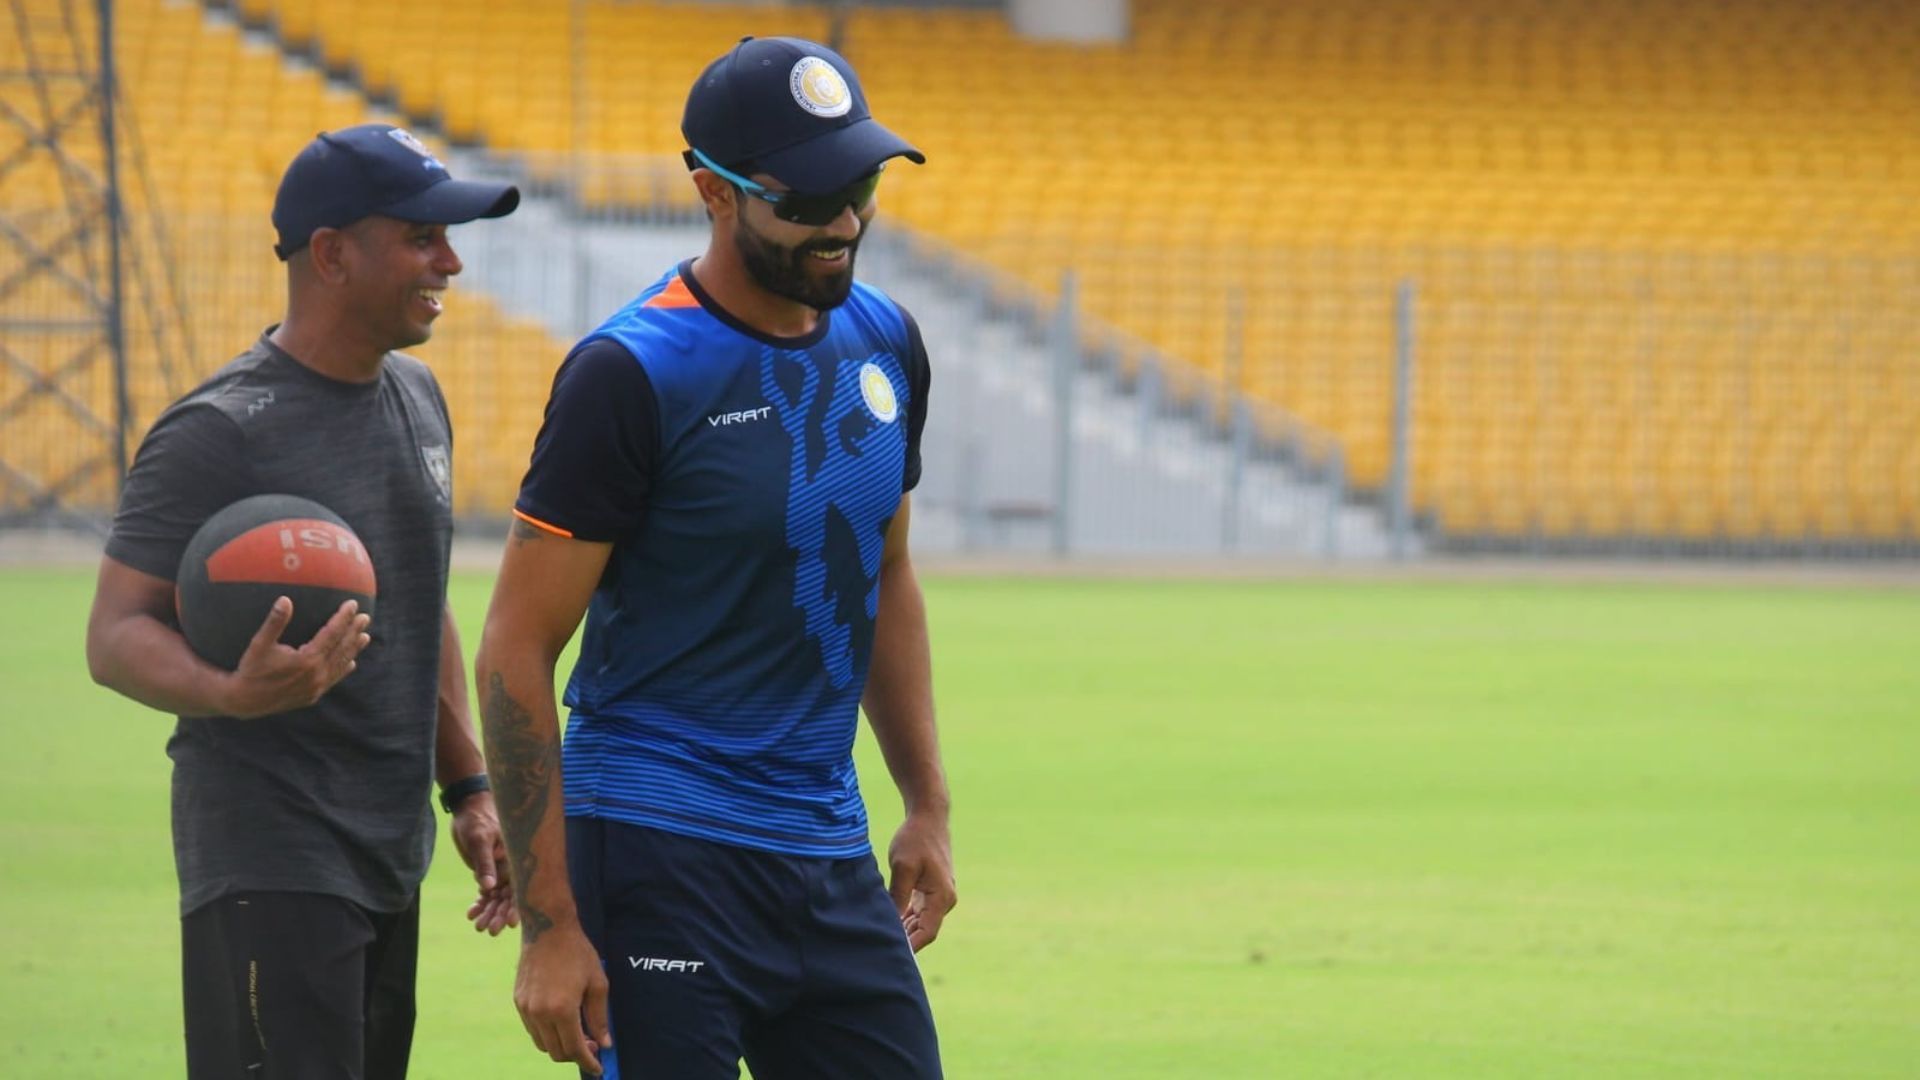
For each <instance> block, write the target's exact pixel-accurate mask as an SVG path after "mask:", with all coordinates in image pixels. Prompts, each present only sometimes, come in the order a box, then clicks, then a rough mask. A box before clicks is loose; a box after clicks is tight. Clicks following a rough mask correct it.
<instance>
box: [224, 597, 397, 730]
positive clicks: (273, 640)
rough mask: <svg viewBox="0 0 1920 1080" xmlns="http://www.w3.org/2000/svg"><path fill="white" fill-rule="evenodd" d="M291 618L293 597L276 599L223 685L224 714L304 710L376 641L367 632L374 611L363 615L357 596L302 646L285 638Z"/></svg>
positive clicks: (347, 672) (244, 717)
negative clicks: (286, 640)
mask: <svg viewBox="0 0 1920 1080" xmlns="http://www.w3.org/2000/svg"><path fill="white" fill-rule="evenodd" d="M292 619H293V601H292V600H289V599H288V598H286V597H284V596H282V597H280V598H279V599H277V600H275V601H274V602H273V609H272V610H271V611H269V612H267V621H266V622H263V623H261V624H260V629H259V630H258V631H256V632H255V633H254V635H253V640H252V641H251V642H250V643H248V645H247V651H246V652H244V653H242V654H241V655H240V666H239V667H237V668H235V669H234V671H233V674H232V675H230V676H228V677H227V679H226V681H225V682H224V683H223V684H222V687H223V689H222V693H221V706H222V707H221V713H222V714H223V715H226V716H232V717H237V718H239V719H242V720H251V719H254V718H256V717H261V716H271V715H272V714H274V713H282V712H287V711H289V710H291V709H303V708H305V707H307V706H308V705H311V704H313V703H314V702H316V701H319V700H320V698H321V696H322V695H324V694H325V693H326V692H327V691H329V690H331V689H333V687H334V684H335V683H338V682H339V681H340V680H341V679H344V678H346V677H347V676H348V675H350V674H352V673H353V669H354V668H355V667H356V666H358V664H359V660H358V657H359V656H360V650H362V649H364V648H366V647H367V643H368V642H370V641H372V640H373V638H372V637H370V636H368V634H367V632H366V631H367V624H368V622H370V621H371V616H367V615H362V614H360V603H359V601H357V600H348V601H347V602H346V603H344V604H341V605H340V610H338V611H336V612H334V613H333V618H331V619H328V620H327V624H326V625H325V626H322V627H321V628H320V632H319V633H317V634H315V635H313V640H312V641H309V642H307V643H306V644H305V645H302V646H300V647H299V648H294V647H293V646H291V645H286V644H283V643H282V642H281V641H280V635H281V634H283V633H285V632H286V629H287V623H288V622H290V621H291V620H292Z"/></svg>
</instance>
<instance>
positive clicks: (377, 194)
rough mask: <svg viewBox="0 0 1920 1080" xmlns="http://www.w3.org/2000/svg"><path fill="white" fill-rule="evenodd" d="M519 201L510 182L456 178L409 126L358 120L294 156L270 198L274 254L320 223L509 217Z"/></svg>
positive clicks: (288, 249) (293, 246)
mask: <svg viewBox="0 0 1920 1080" xmlns="http://www.w3.org/2000/svg"><path fill="white" fill-rule="evenodd" d="M519 205H520V189H519V188H516V187H514V186H513V185H512V184H503V183H489V182H486V181H480V180H455V179H454V178H453V176H452V175H451V174H449V173H448V172H447V167H446V166H445V165H442V164H441V163H440V161H439V159H437V158H435V157H434V156H433V151H431V150H429V149H427V147H426V146H425V145H424V144H423V143H421V142H420V140H419V139H416V138H414V137H413V134H412V133H411V132H409V131H407V130H406V129H405V128H397V127H394V126H393V125H392V124H360V125H358V126H356V127H350V128H341V129H340V130H339V131H328V132H322V133H321V134H319V135H318V136H316V137H315V138H314V140H313V141H312V142H310V143H308V144H307V145H306V148H305V149H303V150H301V151H300V153H299V154H297V155H295V156H294V159H293V162H292V164H290V165H288V166H287V171H286V173H285V174H283V175H282V176H281V177H280V190H279V192H278V193H277V194H276V195H275V196H274V199H273V227H274V230H275V231H277V232H278V233H279V234H280V238H279V242H278V243H276V244H274V245H273V251H274V254H276V255H278V256H280V258H281V259H282V260H283V261H284V260H286V259H287V258H289V257H291V256H292V255H293V253H294V252H296V251H299V250H300V249H301V248H303V247H306V246H307V241H308V240H309V239H310V238H311V237H312V236H313V231H314V230H315V229H324V228H332V229H339V228H344V227H345V226H348V225H351V224H353V223H354V222H356V221H359V220H360V219H361V218H364V217H369V216H371V215H373V214H382V215H385V216H386V217H393V218H399V219H400V220H401V221H415V222H424V223H428V224H434V225H458V224H461V223H462V222H467V221H473V220H474V219H476V218H497V217H505V216H506V215H508V214H511V213H513V209H514V207H516V206H519Z"/></svg>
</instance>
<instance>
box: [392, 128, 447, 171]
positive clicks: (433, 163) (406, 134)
mask: <svg viewBox="0 0 1920 1080" xmlns="http://www.w3.org/2000/svg"><path fill="white" fill-rule="evenodd" d="M387 138H389V139H392V140H393V141H394V142H397V143H399V144H400V145H401V146H404V147H406V148H407V149H409V150H411V151H413V152H414V153H416V154H419V155H420V156H421V157H423V158H426V159H427V160H426V162H425V165H426V167H427V168H429V169H442V170H444V169H445V168H446V166H445V165H442V164H440V159H439V158H436V157H434V156H433V151H431V150H429V149H427V144H426V143H423V142H421V141H420V140H419V139H416V138H414V136H413V132H411V131H408V130H407V129H406V128H388V129H387Z"/></svg>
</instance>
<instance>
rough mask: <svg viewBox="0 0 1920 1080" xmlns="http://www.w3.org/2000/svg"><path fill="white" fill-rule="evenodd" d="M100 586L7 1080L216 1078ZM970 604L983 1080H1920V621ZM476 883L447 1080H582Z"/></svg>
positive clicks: (71, 660) (1072, 594)
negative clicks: (107, 683)
mask: <svg viewBox="0 0 1920 1080" xmlns="http://www.w3.org/2000/svg"><path fill="white" fill-rule="evenodd" d="M91 582H92V577H91V574H90V573H86V572H75V571H65V570H63V571H57V572H35V573H29V572H25V571H19V570H9V571H5V572H0V600H4V611H5V613H6V618H5V620H4V624H3V625H0V680H3V681H4V685H5V686H6V687H7V689H8V696H9V702H8V707H7V709H6V712H5V720H4V723H5V730H6V733H7V738H6V747H5V753H4V756H3V757H0V780H3V781H4V782H3V783H0V837H4V852H5V854H4V858H0V905H4V909H3V910H4V912H5V919H4V920H3V921H0V1004H4V1008H0V1076H6V1077H19V1078H39V1077H62V1078H65V1077H109V1076H111V1077H140V1078H151V1077H171V1076H177V1075H179V1074H180V1072H181V1065H180V1061H181V1051H180V1048H179V1037H178V1028H179V990H178V985H177V980H178V959H177V950H178V922H177V917H176V912H175V888H174V880H173V868H172V862H171V855H170V853H169V847H168V831H167V815H168V810H167V783H168V775H167V774H168V763H167V760H166V758H165V756H164V753H163V749H162V744H163V742H164V740H165V737H166V734H167V732H168V730H169V728H170V721H169V720H168V719H167V718H165V717H162V716H160V715H157V714H154V713H150V712H147V711H145V710H143V709H141V708H139V707H138V706H135V705H132V704H131V703H128V702H125V701H123V700H121V699H119V698H117V697H115V696H114V695H112V694H111V693H109V692H107V691H105V690H101V689H99V688H96V687H94V686H93V685H92V684H91V683H90V682H89V681H88V679H87V675H86V670H85V664H84V660H83V657H82V628H83V621H84V613H85V610H86V606H87V603H88V598H89V594H90V589H91ZM487 584H488V583H487V581H486V580H485V579H484V578H482V577H477V576H466V577H460V578H457V579H456V582H455V589H454V603H455V606H456V610H457V611H459V612H460V614H461V615H462V616H463V620H464V623H465V625H466V627H467V628H468V629H467V633H468V639H467V640H468V643H469V646H471V644H472V642H473V641H474V640H475V638H476V636H477V630H478V621H479V618H480V616H481V614H482V612H483V610H484V607H485V603H486V589H487ZM928 592H929V600H930V603H931V606H932V611H933V616H934V635H935V659H936V668H937V671H938V681H939V698H940V705H941V721H942V726H943V732H944V738H945V744H946V750H947V758H948V764H949V769H950V772H951V774H952V779H953V787H954V791H955V794H956V799H957V803H956V809H955V823H954V824H955V843H956V848H957V857H958V871H959V880H960V891H961V906H960V908H959V909H958V910H957V911H956V912H955V913H954V915H953V917H952V919H951V921H950V922H949V923H948V929H947V932H946V934H945V935H944V936H943V937H942V938H941V940H940V942H939V943H938V944H936V945H935V946H934V947H933V948H932V949H931V950H930V951H929V952H928V953H927V954H926V955H925V957H924V963H925V969H926V972H927V976H928V980H929V983H930V986H931V991H932V994H933V998H934V1005H935V1010H936V1012H937V1014H938V1016H939V1019H940V1022H941V1029H942V1038H943V1042H944V1046H945V1050H946V1055H947V1061H948V1073H949V1075H951V1076H954V1077H956V1078H960V1080H972V1078H998V1077H1035V1078H1082V1077H1085V1078H1101V1080H1115V1078H1136V1077H1137V1078H1148V1077H1152V1078H1163V1077H1178V1078H1185V1077H1195V1078H1209V1080H1212V1078H1231V1077H1244V1078H1268V1077H1279V1076H1286V1077H1343V1078H1344V1077H1363V1076H1379V1077H1491V1076H1500V1077H1508V1076H1510V1077H1528V1078H1532V1077H1572V1076H1577V1077H1606V1078H1615V1077H1643V1076H1649V1077H1650V1076H1659V1077H1689V1078H1692V1077H1789V1076H1791V1077H1807V1076H1836V1077H1868V1076H1886V1077H1892V1076H1909V1077H1911V1076H1916V1075H1920V593H1916V592H1912V591H1892V592H1875V591H1869V590H1816V589H1802V588H1778V589H1748V588H1731V587H1683V586H1676V585H1663V586H1625V585H1566V586H1547V585H1522V584H1509V585H1489V584H1485V583H1460V584H1451V583H1448V584H1440V583H1433V584H1408V583H1354V582H1315V583H1303V582H1291V583H1288V582H1276V583H1247V582H1231V583H1157V582H1156V583H1120V582H1096V581H1043V580H971V579H949V580H937V581H934V582H931V583H930V584H929V587H928ZM861 754H862V757H861V764H862V771H863V775H864V776H866V777H867V778H868V783H867V792H868V794H869V797H870V799H871V800H872V802H873V804H874V810H875V815H874V816H875V819H876V828H877V829H879V830H882V831H880V832H879V833H878V834H877V835H880V836H881V837H882V838H883V842H884V836H885V835H886V833H885V830H888V829H890V828H891V825H892V823H893V822H894V821H895V820H896V818H897V814H898V809H897V806H896V804H895V801H894V799H893V798H892V794H891V789H890V788H889V787H888V785H887V783H886V780H885V774H884V772H883V771H882V770H880V769H879V768H878V765H877V758H876V756H875V755H874V754H873V752H872V746H871V744H870V742H865V743H863V745H862V748H861ZM441 850H442V857H441V859H440V861H439V862H438V864H437V866H436V868H435V871H434V874H433V876H432V878H431V879H430V880H429V881H428V884H427V891H426V913H425V915H424V924H425V925H424V928H423V936H424V942H423V945H422V957H421V981H420V991H421V994H420V998H421V1016H420V1023H419V1029H418V1035H417V1039H416V1042H415V1052H414V1062H415V1068H414V1071H413V1075H414V1076H415V1077H420V1078H427V1080H432V1078H447V1080H473V1078H476V1077H482V1078H496V1077H541V1076H551V1077H561V1076H568V1075H571V1074H570V1073H569V1072H568V1071H567V1070H565V1069H562V1068H561V1067H559V1066H556V1065H552V1064H550V1063H548V1062H546V1061H545V1059H544V1058H543V1057H541V1056H538V1055H537V1054H536V1053H535V1052H534V1051H533V1049H532V1047H531V1045H530V1044H529V1043H528V1042H527V1039H526V1036H525V1035H524V1033H523V1032H522V1031H521V1029H520V1024H519V1022H518V1020H517V1019H516V1018H515V1017H514V1015H513V1009H512V1005H511V1002H510V998H509V995H510V990H511V983H512V971H513V961H514V954H515V949H516V948H517V945H516V944H515V942H514V941H513V940H511V939H508V938H502V939H499V940H491V939H487V938H485V937H480V936H476V935H475V934H473V933H472V932H471V931H470V930H467V929H465V928H464V922H463V920H462V918H461V912H462V911H463V909H464V906H465V903H466V899H467V896H468V891H467V890H468V887H469V886H468V883H467V879H466V878H465V877H464V869H463V868H461V867H460V865H459V862H458V859H457V857H455V856H454V855H453V854H452V848H451V845H450V844H444V843H443V845H442V849H441Z"/></svg>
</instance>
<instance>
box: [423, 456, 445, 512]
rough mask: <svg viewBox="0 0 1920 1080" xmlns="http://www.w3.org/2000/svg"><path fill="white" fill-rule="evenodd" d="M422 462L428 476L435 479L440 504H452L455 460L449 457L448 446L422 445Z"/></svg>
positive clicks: (434, 484)
mask: <svg viewBox="0 0 1920 1080" xmlns="http://www.w3.org/2000/svg"><path fill="white" fill-rule="evenodd" d="M420 464H421V465H423V466H425V467H426V470H427V476H428V477H429V478H430V479H432V480H433V488H434V494H435V495H436V496H438V498H439V499H440V505H442V506H447V505H451V504H452V502H453V462H452V461H451V460H449V459H448V457H447V448H446V447H444V446H423V447H421V448H420Z"/></svg>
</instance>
